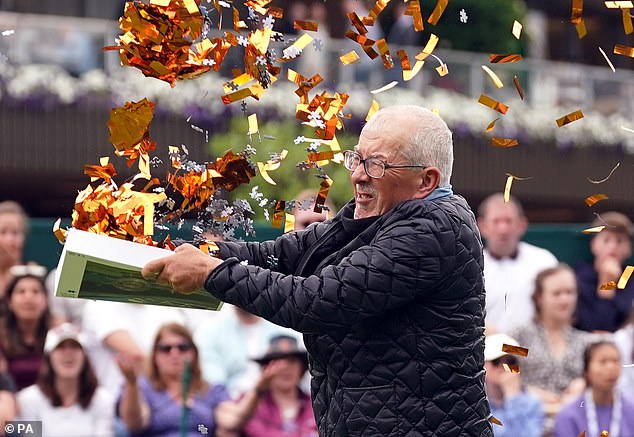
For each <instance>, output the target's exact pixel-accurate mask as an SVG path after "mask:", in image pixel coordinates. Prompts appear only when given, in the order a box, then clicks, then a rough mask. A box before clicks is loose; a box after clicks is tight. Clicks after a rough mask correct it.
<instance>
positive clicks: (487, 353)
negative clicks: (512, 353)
mask: <svg viewBox="0 0 634 437" xmlns="http://www.w3.org/2000/svg"><path fill="white" fill-rule="evenodd" d="M503 344H508V345H510V346H519V345H520V344H519V342H518V341H517V340H515V339H514V338H513V337H510V336H508V335H506V334H491V335H489V336H487V338H486V340H485V341H484V361H493V360H495V359H497V358H500V357H502V356H504V355H508V354H507V353H506V352H503V351H502V345H503Z"/></svg>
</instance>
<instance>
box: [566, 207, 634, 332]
mask: <svg viewBox="0 0 634 437" xmlns="http://www.w3.org/2000/svg"><path fill="white" fill-rule="evenodd" d="M592 226H593V227H595V226H605V229H603V231H601V232H599V233H598V234H596V235H595V236H594V237H592V240H590V252H592V255H593V257H594V261H593V262H582V263H580V264H579V265H578V266H577V268H576V273H577V281H578V282H579V303H578V305H577V314H576V319H575V326H576V327H577V328H578V329H582V330H584V331H599V332H614V331H616V330H617V329H619V328H620V327H621V326H623V325H624V324H625V323H626V322H627V318H628V316H629V314H630V311H631V309H632V302H633V300H634V281H629V282H628V284H627V286H626V287H625V289H624V290H618V292H617V291H616V290H615V289H614V288H611V289H603V290H602V289H601V286H602V285H604V284H607V283H608V282H610V281H618V280H619V277H620V276H621V273H622V272H623V269H624V268H625V263H626V261H627V259H628V258H629V257H630V256H631V255H632V222H631V221H630V219H629V218H627V217H626V216H625V215H623V214H621V213H618V212H606V213H604V214H601V216H600V217H597V218H596V219H595V220H594V221H593V222H592Z"/></svg>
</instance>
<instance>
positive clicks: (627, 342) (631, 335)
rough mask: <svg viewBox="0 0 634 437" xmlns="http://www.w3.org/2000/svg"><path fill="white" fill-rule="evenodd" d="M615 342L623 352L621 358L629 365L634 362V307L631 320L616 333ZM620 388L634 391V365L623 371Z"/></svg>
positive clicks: (628, 391) (624, 390)
mask: <svg viewBox="0 0 634 437" xmlns="http://www.w3.org/2000/svg"><path fill="white" fill-rule="evenodd" d="M614 343H616V346H617V347H618V348H619V352H621V360H622V361H623V362H624V363H625V364H628V365H631V364H634V308H633V309H632V315H631V316H630V322H629V323H628V324H627V325H625V326H624V327H623V328H621V329H619V330H618V331H616V332H615V333H614ZM619 388H620V390H621V391H622V392H623V393H634V367H631V366H630V367H625V368H624V369H623V370H622V371H621V377H620V378H619Z"/></svg>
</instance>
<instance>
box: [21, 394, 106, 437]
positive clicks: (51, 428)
mask: <svg viewBox="0 0 634 437" xmlns="http://www.w3.org/2000/svg"><path fill="white" fill-rule="evenodd" d="M17 400H18V406H19V408H20V415H19V420H29V421H31V420H41V421H42V437H85V436H91V437H113V436H114V398H113V397H112V396H111V395H110V394H109V393H108V392H107V391H106V390H105V389H104V388H103V387H97V390H96V391H95V394H94V395H93V398H92V401H91V403H90V406H89V407H88V408H86V409H85V410H84V409H82V408H81V406H80V405H79V404H75V405H73V406H72V407H53V406H51V403H50V401H49V400H48V399H47V398H46V397H45V396H44V394H43V393H42V391H41V390H40V388H39V387H38V386H37V385H31V386H29V387H27V388H25V389H23V390H21V391H20V392H18V394H17Z"/></svg>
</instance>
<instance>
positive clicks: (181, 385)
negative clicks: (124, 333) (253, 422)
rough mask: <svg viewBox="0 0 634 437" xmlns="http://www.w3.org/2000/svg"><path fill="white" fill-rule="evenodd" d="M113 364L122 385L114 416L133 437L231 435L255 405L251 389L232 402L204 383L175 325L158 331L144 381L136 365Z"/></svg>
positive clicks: (188, 340)
mask: <svg viewBox="0 0 634 437" xmlns="http://www.w3.org/2000/svg"><path fill="white" fill-rule="evenodd" d="M216 335H217V334H216ZM118 364H119V367H120V369H121V372H122V373H123V374H124V375H125V380H126V383H125V386H124V388H123V391H122V393H121V397H120V399H119V402H118V405H117V412H118V414H119V415H120V416H121V418H122V419H123V421H124V422H125V423H126V425H127V427H128V429H129V430H130V431H131V432H132V435H134V436H149V437H167V436H178V435H184V433H185V432H186V435H187V436H190V437H194V436H200V435H201V434H209V435H212V436H213V435H216V431H218V435H220V434H221V432H222V433H225V434H223V435H226V433H237V430H239V429H240V428H242V427H243V426H244V424H245V423H246V421H247V420H248V419H249V418H250V416H251V415H252V414H253V411H254V408H255V404H256V402H257V393H256V392H255V391H251V392H249V393H247V394H246V395H245V396H244V397H243V398H242V399H241V400H240V401H239V402H233V401H231V400H230V397H229V393H228V392H227V390H226V389H225V387H224V386H223V385H220V384H214V385H211V386H210V385H209V384H207V383H206V382H205V381H204V380H203V378H202V372H201V369H200V363H199V359H198V349H197V347H196V345H195V344H194V342H193V339H192V336H191V334H190V332H189V330H187V328H185V326H184V325H181V324H178V323H171V324H167V325H163V326H162V327H161V328H160V329H159V331H158V334H157V335H156V338H155V340H154V346H153V348H152V356H151V358H150V372H149V378H144V377H141V376H140V369H139V365H138V362H135V361H133V360H129V359H128V358H127V357H124V356H122V357H119V359H118ZM201 425H202V426H201ZM201 429H204V432H203V431H201ZM179 432H180V434H179Z"/></svg>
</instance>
